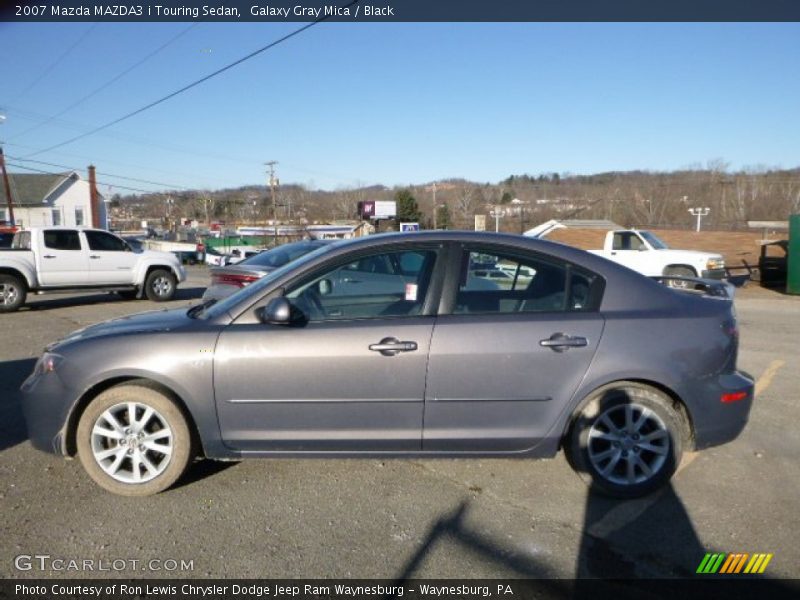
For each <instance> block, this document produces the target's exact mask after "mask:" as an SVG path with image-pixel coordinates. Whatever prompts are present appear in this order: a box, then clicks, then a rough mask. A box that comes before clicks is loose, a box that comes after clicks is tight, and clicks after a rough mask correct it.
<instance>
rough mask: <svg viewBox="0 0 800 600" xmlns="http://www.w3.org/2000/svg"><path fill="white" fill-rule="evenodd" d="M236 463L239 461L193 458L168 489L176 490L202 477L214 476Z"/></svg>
mask: <svg viewBox="0 0 800 600" xmlns="http://www.w3.org/2000/svg"><path fill="white" fill-rule="evenodd" d="M238 464H239V461H230V460H227V461H222V460H210V459H207V458H206V459H198V460H195V461H194V462H193V463H192V464H190V465H189V468H188V469H186V473H184V474H183V477H181V478H180V479H179V480H178V481H176V482H175V485H173V486H172V487H171V488H170V489H171V490H177V489H180V488H182V487H185V486H187V485H191V484H193V483H196V482H198V481H202V480H203V479H208V478H210V477H214V476H215V475H217V474H218V473H222V472H223V471H227V470H228V469H230V468H231V467H233V466H235V465H238Z"/></svg>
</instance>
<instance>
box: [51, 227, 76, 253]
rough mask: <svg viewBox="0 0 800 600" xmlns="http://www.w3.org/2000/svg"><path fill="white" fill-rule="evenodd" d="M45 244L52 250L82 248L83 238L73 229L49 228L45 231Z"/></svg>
mask: <svg viewBox="0 0 800 600" xmlns="http://www.w3.org/2000/svg"><path fill="white" fill-rule="evenodd" d="M44 246H45V248H50V249H52V250H80V249H81V238H80V236H79V235H78V232H77V231H73V230H71V229H47V230H45V232H44Z"/></svg>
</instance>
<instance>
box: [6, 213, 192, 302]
mask: <svg viewBox="0 0 800 600" xmlns="http://www.w3.org/2000/svg"><path fill="white" fill-rule="evenodd" d="M185 279H186V272H185V271H184V269H183V267H182V266H181V263H180V261H179V260H178V258H177V257H176V256H175V255H174V254H170V253H168V252H152V251H144V252H135V251H134V250H133V249H132V248H131V247H130V246H129V245H128V243H127V242H125V240H123V239H121V238H119V237H117V236H116V235H114V234H111V233H109V232H107V231H103V230H100V229H86V228H82V227H78V228H70V227H45V228H36V227H32V228H29V229H23V230H22V231H18V232H17V233H15V234H14V240H13V242H12V243H11V248H3V249H0V312H12V311H15V310H17V309H18V308H19V307H21V306H22V305H23V304H24V303H25V298H26V296H27V294H28V293H29V292H34V293H36V294H41V293H45V292H65V291H83V290H104V291H115V292H118V293H119V294H120V295H122V296H123V297H125V298H138V297H142V296H143V295H144V296H146V297H147V298H148V299H150V300H154V301H156V302H163V301H165V300H171V299H172V298H173V296H174V295H175V289H176V288H177V285H178V283H179V282H181V281H185Z"/></svg>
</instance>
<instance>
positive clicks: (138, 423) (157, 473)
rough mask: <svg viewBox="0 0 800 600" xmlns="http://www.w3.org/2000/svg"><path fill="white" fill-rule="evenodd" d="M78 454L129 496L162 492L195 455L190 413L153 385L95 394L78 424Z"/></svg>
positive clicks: (93, 473)
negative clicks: (189, 420)
mask: <svg viewBox="0 0 800 600" xmlns="http://www.w3.org/2000/svg"><path fill="white" fill-rule="evenodd" d="M76 435H77V440H76V441H77V447H78V456H79V457H80V460H81V463H82V464H83V467H84V469H86V472H87V473H88V474H89V476H90V477H91V478H92V479H94V481H95V482H96V483H97V484H99V485H100V486H101V487H103V488H105V489H107V490H109V491H110V492H113V493H115V494H120V495H123V496H148V495H150V494H157V493H158V492H161V491H163V490H165V489H167V488H168V487H170V486H171V485H172V484H174V483H175V482H176V481H177V480H178V478H179V477H180V476H181V475H182V474H183V472H184V471H185V470H186V467H187V466H188V464H189V461H190V460H191V459H192V457H193V456H194V451H193V448H192V436H191V433H190V430H189V425H188V423H187V420H186V417H184V415H183V413H182V412H181V410H180V408H179V407H178V406H177V405H176V404H175V403H174V402H173V401H172V400H170V399H169V398H168V397H167V396H165V395H164V394H162V393H161V392H159V391H157V390H155V389H152V388H150V387H147V386H144V385H138V384H123V385H118V386H115V387H113V388H110V389H108V390H106V391H105V392H103V393H101V394H100V395H99V396H97V398H95V399H94V400H93V401H92V402H91V403H90V404H89V406H88V407H87V408H86V410H85V411H84V413H83V415H82V416H81V419H80V421H79V423H78V431H77V434H76Z"/></svg>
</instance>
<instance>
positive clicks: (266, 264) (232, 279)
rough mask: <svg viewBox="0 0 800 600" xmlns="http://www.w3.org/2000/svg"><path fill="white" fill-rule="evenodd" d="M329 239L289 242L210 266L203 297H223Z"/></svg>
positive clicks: (206, 298)
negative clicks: (209, 277) (207, 283)
mask: <svg viewBox="0 0 800 600" xmlns="http://www.w3.org/2000/svg"><path fill="white" fill-rule="evenodd" d="M329 243H330V241H328V240H304V241H302V242H292V243H290V244H283V245H282V246H277V247H275V248H272V249H270V250H264V251H263V252H259V253H258V254H256V255H255V256H251V257H249V258H246V259H244V260H242V261H241V262H239V263H237V264H235V265H227V266H221V267H215V268H212V269H211V284H210V285H209V286H208V288H206V291H205V292H203V300H204V301H205V300H211V299H214V300H221V299H222V298H226V297H228V296H230V295H231V294H233V293H234V292H238V291H239V290H240V289H242V288H243V287H245V286H247V285H250V284H251V283H253V282H254V281H258V280H259V279H261V278H262V277H263V276H264V275H266V274H267V273H270V272H272V271H274V270H275V269H277V268H278V267H282V266H283V265H285V264H286V263H288V262H291V261H293V260H296V259H298V258H300V257H301V256H303V255H304V254H308V253H309V252H311V251H313V250H316V249H317V248H319V247H321V246H324V245H325V244H329Z"/></svg>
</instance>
